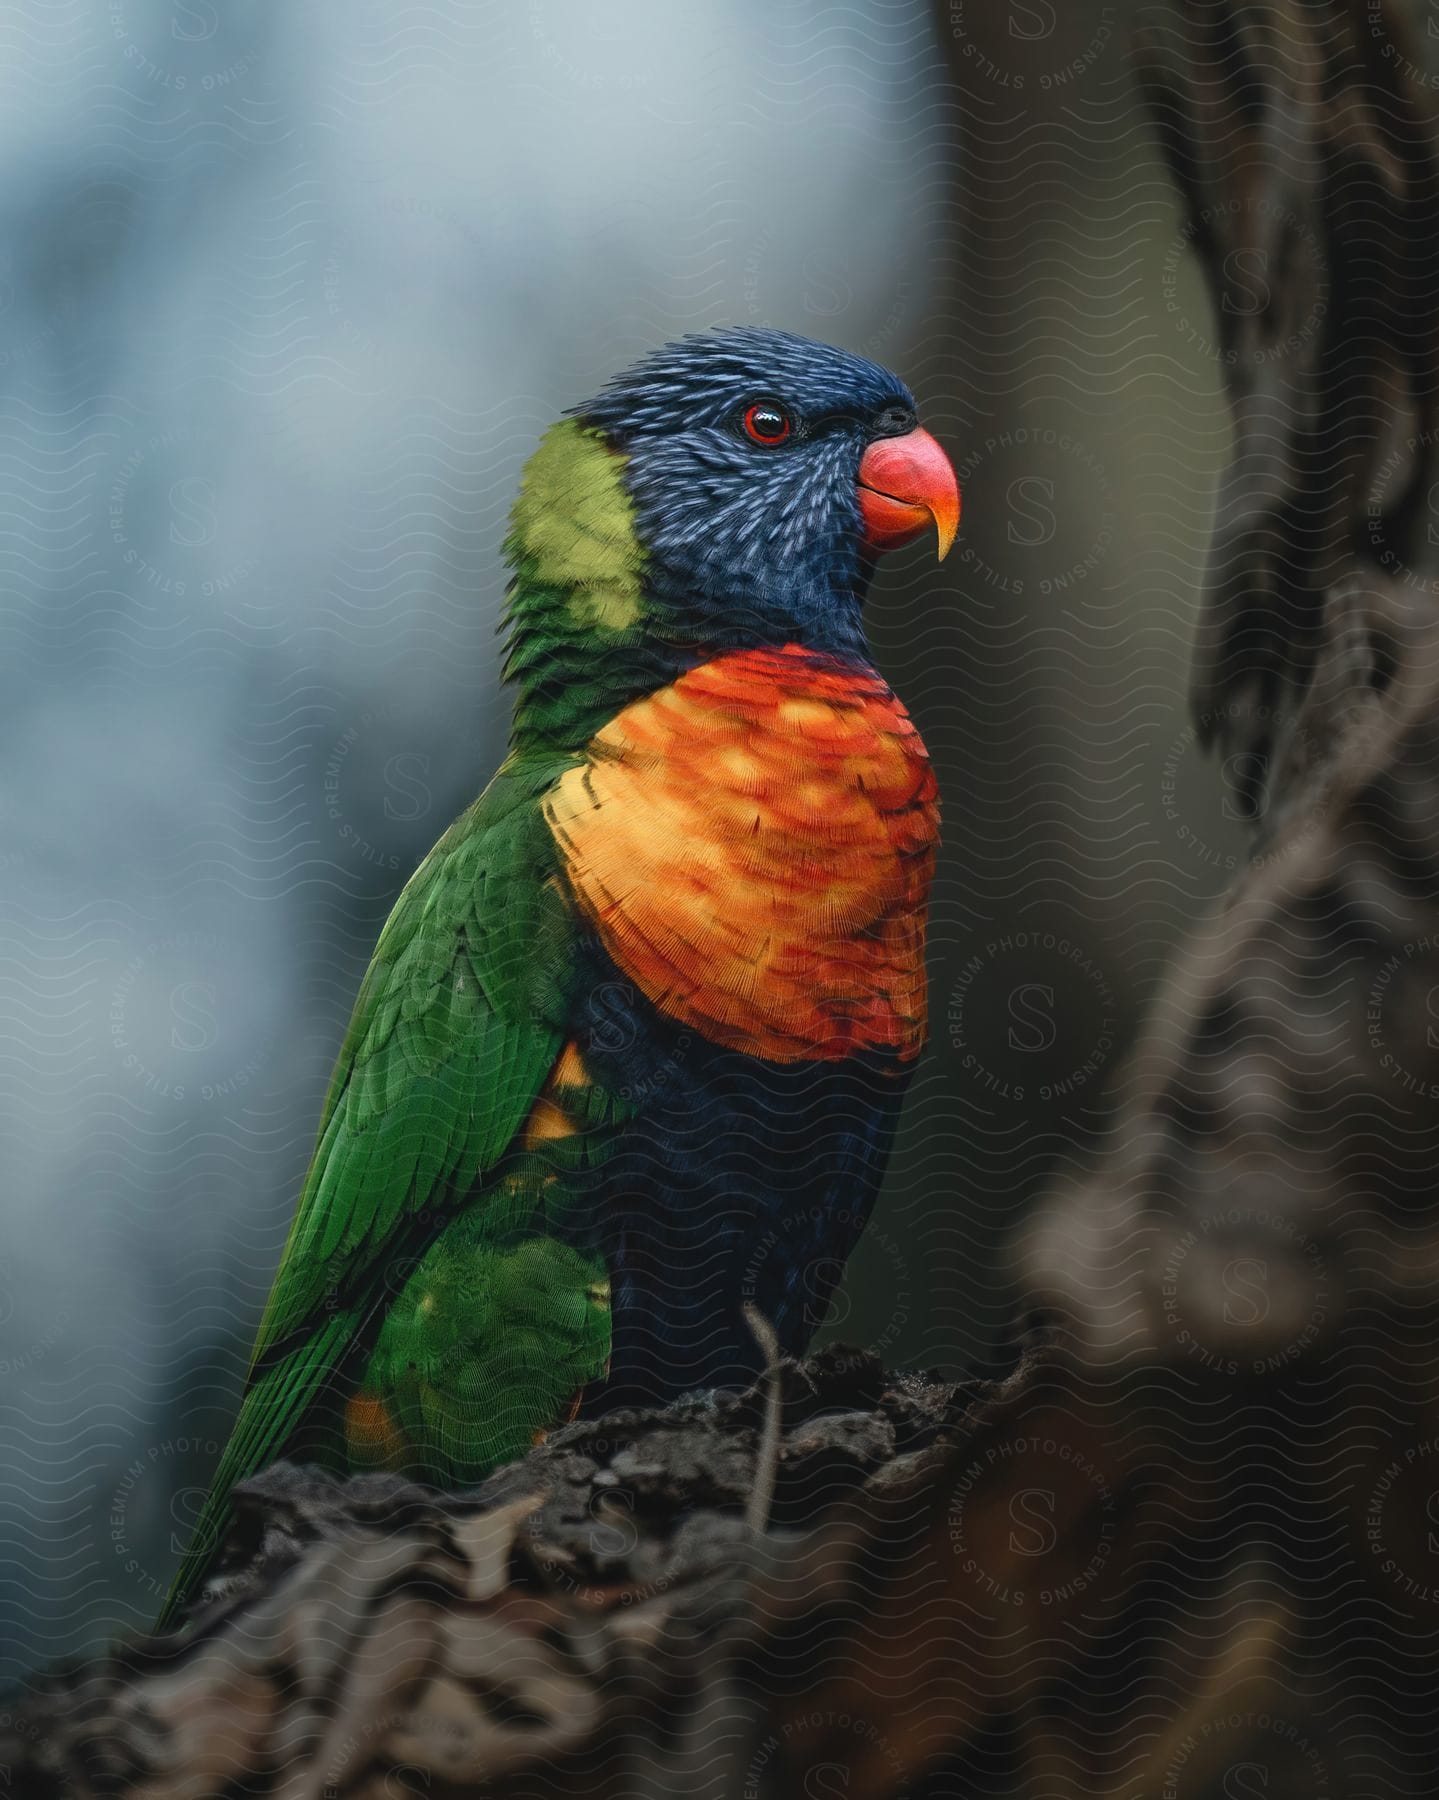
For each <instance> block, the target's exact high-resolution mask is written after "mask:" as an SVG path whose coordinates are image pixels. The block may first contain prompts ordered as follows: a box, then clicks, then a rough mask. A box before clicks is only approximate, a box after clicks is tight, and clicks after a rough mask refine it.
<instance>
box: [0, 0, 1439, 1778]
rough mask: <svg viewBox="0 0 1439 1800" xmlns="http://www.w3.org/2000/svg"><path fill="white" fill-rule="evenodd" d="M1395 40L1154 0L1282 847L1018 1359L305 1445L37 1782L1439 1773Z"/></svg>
mask: <svg viewBox="0 0 1439 1800" xmlns="http://www.w3.org/2000/svg"><path fill="white" fill-rule="evenodd" d="M1402 16H1403V15H1402V14H1401V12H1400V11H1399V9H1397V8H1394V7H1391V6H1390V5H1388V4H1387V3H1382V0H1347V3H1345V4H1340V3H1339V0H1313V3H1311V4H1301V3H1300V0H1287V3H1281V0H1276V3H1274V4H1244V5H1241V4H1238V3H1237V0H1236V3H1234V4H1230V3H1229V0H1194V3H1192V4H1188V5H1186V6H1185V7H1183V8H1178V7H1169V6H1162V7H1146V8H1145V9H1143V21H1144V22H1143V26H1142V29H1141V32H1140V35H1139V39H1138V60H1137V67H1138V72H1139V76H1140V80H1141V82H1142V84H1143V88H1144V91H1145V95H1146V98H1147V100H1148V103H1149V105H1150V107H1151V110H1152V112H1153V115H1154V117H1155V120H1156V122H1157V126H1158V130H1159V134H1160V140H1161V144H1162V147H1163V149H1164V152H1165V154H1166V155H1167V157H1168V159H1169V162H1170V164H1171V166H1172V168H1173V171H1174V173H1175V175H1176V178H1177V179H1178V181H1179V184H1180V187H1181V189H1182V192H1183V195H1184V198H1185V202H1186V205H1187V207H1188V209H1189V213H1190V220H1191V231H1192V236H1193V242H1194V246H1195V249H1196V252H1197V253H1198V254H1199V256H1200V257H1201V258H1202V259H1203V261H1204V266H1205V268H1206V270H1207V272H1208V276H1209V280H1210V285H1211V290H1212V293H1213V296H1214V299H1215V307H1216V318H1217V319H1218V320H1219V322H1220V326H1221V328H1222V330H1223V331H1224V332H1225V333H1226V363H1225V368H1226V379H1227V381H1228V384H1229V391H1230V396H1231V399H1232V402H1233V408H1234V422H1235V449H1234V460H1233V465H1232V468H1231V469H1230V471H1229V475H1228V477H1227V480H1226V483H1225V486H1224V490H1223V492H1222V495H1221V504H1220V516H1219V521H1218V527H1217V533H1216V541H1215V549H1214V556H1213V561H1212V566H1211V571H1210V576H1209V581H1208V593H1207V600H1206V613H1205V620H1204V625H1203V629H1202V633H1201V642H1200V645H1199V654H1198V658H1197V664H1196V678H1195V706H1196V713H1197V719H1198V724H1199V727H1200V729H1201V731H1202V732H1203V733H1204V734H1205V735H1206V736H1207V737H1209V738H1211V739H1214V740H1216V741H1217V742H1219V743H1220V744H1222V745H1223V746H1224V747H1225V748H1226V749H1228V750H1229V751H1230V753H1231V755H1230V762H1229V764H1228V773H1229V775H1230V776H1231V778H1232V779H1233V780H1234V782H1235V784H1236V786H1237V788H1238V790H1239V791H1240V793H1241V794H1242V795H1243V797H1244V798H1245V800H1246V802H1247V804H1248V805H1249V807H1250V808H1251V810H1252V811H1253V812H1254V813H1255V815H1256V819H1257V832H1258V836H1257V850H1256V858H1255V861H1254V863H1253V865H1252V866H1251V867H1250V868H1249V869H1248V870H1247V871H1246V872H1245V873H1244V874H1243V875H1242V876H1241V878H1240V879H1239V881H1238V882H1237V883H1236V886H1235V889H1234V891H1233V894H1232V895H1231V897H1230V900H1229V902H1228V904H1227V905H1226V907H1225V908H1224V909H1223V911H1222V912H1221V913H1220V914H1219V915H1218V916H1217V917H1216V918H1215V919H1214V920H1213V921H1212V922H1211V923H1210V924H1209V925H1207V926H1206V927H1205V928H1204V929H1202V930H1201V931H1200V932H1198V933H1196V934H1195V937H1194V938H1193V940H1192V942H1191V943H1190V944H1189V945H1188V946H1187V947H1186V948H1185V950H1184V952H1183V954H1182V955H1181V957H1180V958H1179V960H1178V963H1177V966H1176V968H1175V971H1174V974H1173V977H1172V980H1171V981H1170V983H1169V986H1168V988H1167V991H1166V992H1165V994H1164V995H1163V997H1162V999H1161V1001H1160V1004H1159V1006H1158V1007H1157V1009H1156V1012H1155V1015H1154V1018H1153V1021H1152V1024H1151V1026H1150V1029H1149V1031H1148V1033H1147V1035H1146V1038H1145V1041H1144V1042H1143V1043H1142V1044H1141V1046H1140V1047H1139V1049H1138V1051H1137V1053H1136V1054H1135V1056H1134V1058H1133V1060H1132V1062H1131V1065H1130V1068H1129V1071H1128V1078H1127V1079H1128V1087H1127V1100H1126V1109H1125V1112H1124V1114H1123V1117H1122V1119H1121V1122H1120V1125H1119V1128H1118V1130H1117V1132H1116V1134H1115V1136H1114V1139H1113V1141H1112V1143H1111V1144H1110V1145H1109V1147H1108V1149H1107V1151H1106V1154H1105V1156H1104V1158H1103V1159H1102V1161H1101V1162H1100V1163H1099V1165H1098V1166H1097V1167H1096V1169H1095V1170H1094V1172H1093V1173H1092V1174H1091V1175H1090V1176H1089V1177H1087V1178H1086V1179H1084V1180H1083V1181H1081V1182H1079V1183H1077V1184H1075V1185H1072V1186H1069V1187H1067V1188H1065V1189H1064V1190H1063V1191H1062V1192H1056V1193H1055V1194H1054V1195H1053V1196H1052V1197H1051V1200H1050V1202H1049V1203H1048V1205H1046V1206H1045V1207H1044V1208H1043V1209H1042V1210H1041V1213H1040V1215H1039V1217H1038V1218H1037V1220H1036V1221H1035V1223H1034V1225H1033V1227H1032V1228H1031V1229H1030V1230H1028V1231H1027V1232H1026V1234H1025V1236H1024V1239H1023V1241H1022V1242H1021V1244H1020V1246H1019V1256H1018V1267H1019V1270H1020V1286H1021V1290H1022V1293H1023V1296H1024V1299H1025V1303H1026V1307H1027V1313H1028V1319H1029V1336H1028V1340H1027V1348H1026V1350H1025V1353H1024V1359H1023V1361H1022V1362H1021V1363H1020V1364H1019V1366H1018V1368H1017V1369H1016V1371H1015V1372H1014V1373H1013V1374H1012V1375H1011V1376H1009V1378H1008V1379H1007V1380H1005V1381H1004V1382H1003V1383H1001V1384H999V1385H996V1386H987V1385H982V1384H973V1385H969V1386H956V1385H953V1384H950V1383H946V1382H942V1381H938V1380H932V1379H920V1378H916V1377H901V1376H896V1375H893V1374H890V1373H888V1372H886V1371H885V1370H884V1369H882V1368H881V1367H880V1365H879V1363H878V1362H877V1361H876V1360H875V1359H874V1358H873V1357H870V1356H868V1355H866V1354H864V1353H859V1352H845V1351H842V1350H837V1349H835V1350H830V1351H827V1352H825V1353H823V1354H821V1355H819V1356H816V1357H813V1358H811V1359H810V1360H808V1361H807V1362H806V1363H804V1364H803V1365H800V1366H786V1368H785V1369H784V1371H783V1378H782V1379H783V1409H782V1422H781V1429H780V1432H779V1434H778V1436H777V1437H775V1436H770V1437H769V1438H768V1439H767V1438H766V1433H765V1429H764V1420H765V1403H766V1393H765V1390H764V1389H763V1388H762V1389H761V1390H758V1391H756V1392H755V1393H754V1394H751V1395H748V1396H743V1397H727V1398H722V1399H720V1400H718V1401H716V1402H713V1403H710V1404H702V1403H698V1402H697V1403H695V1404H693V1405H690V1406H686V1407H681V1408H677V1409H673V1410H671V1411H669V1412H666V1413H661V1414H616V1415H613V1416H611V1417H609V1418H607V1419H604V1420H600V1421H597V1422H595V1423H592V1424H584V1425H578V1426H574V1427H570V1428H567V1429H566V1430H564V1431H562V1432H559V1433H557V1434H555V1436H554V1438H553V1440H552V1441H551V1442H550V1443H549V1444H548V1445H547V1446H545V1447H544V1448H543V1449H540V1450H538V1451H536V1452H535V1453H533V1454H532V1455H531V1456H530V1457H528V1458H527V1459H526V1460H525V1462H523V1463H522V1464H520V1465H518V1466H517V1467H515V1468H513V1469H510V1470H507V1471H505V1472H503V1473H502V1474H501V1475H499V1476H497V1477H496V1478H495V1479H494V1480H492V1481H491V1482H490V1483H489V1484H488V1485H487V1486H486V1487H485V1488H484V1489H483V1490H481V1491H480V1492H479V1493H478V1494H476V1495H474V1496H471V1497H468V1498H461V1499H454V1498H452V1499H449V1500H441V1499H440V1498H438V1497H437V1496H434V1495H432V1494H428V1493H426V1492H423V1491H421V1490H418V1489H415V1488H413V1487H410V1486H407V1485H406V1484H404V1483H401V1482H398V1481H393V1480H389V1479H385V1478H380V1477H368V1478H363V1479H357V1480H354V1481H351V1482H349V1483H346V1484H337V1483H335V1482H333V1481H331V1480H328V1479H325V1478H321V1477H317V1476H313V1475H310V1474H307V1473H305V1472H303V1471H297V1470H293V1469H288V1468H284V1467H281V1468H277V1469H275V1470H272V1471H271V1472H269V1473H268V1474H267V1475H266V1476H264V1477H262V1478H261V1479H259V1480H257V1481H255V1482H253V1483H251V1484H249V1485H248V1487H247V1489H246V1490H245V1496H244V1499H245V1503H244V1506H243V1509H242V1512H241V1515H240V1517H239V1519H238V1521H237V1523H236V1527H235V1531H234V1534H233V1535H232V1538H231V1540H230V1548H229V1552H228V1554H227V1558H226V1561H225V1563H224V1565H223V1568H222V1570H221V1572H220V1576H221V1578H220V1580H219V1581H218V1582H217V1584H216V1587H215V1589H214V1591H213V1592H212V1595H211V1597H210V1598H209V1599H208V1600H207V1602H206V1604H205V1605H204V1606H203V1607H202V1608H201V1609H200V1612H199V1614H198V1616H197V1619H196V1621H195V1624H194V1626H193V1628H192V1629H191V1631H190V1632H189V1633H187V1634H184V1635H182V1636H181V1637H179V1638H177V1639H173V1640H168V1641H163V1642H152V1643H140V1644H135V1645H132V1646H129V1647H127V1648H125V1649H122V1650H120V1651H118V1652H116V1653H115V1654H114V1655H113V1656H111V1657H110V1658H109V1659H107V1660H105V1661H104V1662H102V1663H99V1664H97V1665H95V1666H91V1667H88V1668H85V1669H82V1670H80V1671H76V1672H69V1673H61V1674H58V1675H56V1676H54V1677H52V1678H50V1679H49V1680H48V1681H46V1682H45V1683H43V1684H41V1685H40V1686H38V1687H37V1688H35V1689H34V1690H32V1691H31V1692H30V1693H29V1694H27V1695H26V1696H24V1697H23V1698H21V1699H19V1700H17V1701H16V1702H14V1703H13V1705H12V1708H11V1711H10V1712H9V1713H8V1714H7V1715H6V1717H5V1720H4V1722H3V1726H0V1764H3V1765H5V1766H6V1767H8V1769H9V1772H10V1779H11V1782H12V1784H13V1787H14V1789H15V1791H16V1792H18V1793H22V1794H26V1795H31V1794H33V1795H51V1794H53V1795H57V1796H58V1795H60V1794H72V1795H80V1796H83V1795H90V1794H102V1793H103V1794H133V1795H137V1796H138V1795H145V1796H153V1797H154V1800H169V1797H171V1796H175V1797H179V1796H182V1795H183V1796H196V1797H198V1796H201V1795H215V1794H222V1793H227V1792H231V1791H235V1792H238V1791H240V1784H242V1783H243V1791H244V1792H245V1793H261V1794H283V1795H285V1796H295V1797H298V1796H309V1795H314V1796H321V1795H337V1796H351V1795H357V1796H358V1795H363V1796H373V1797H375V1800H378V1797H379V1796H381V1795H397V1794H402V1793H425V1794H434V1795H441V1796H443V1795H449V1794H456V1795H457V1794H460V1793H470V1792H474V1791H477V1789H478V1788H481V1787H482V1788H483V1791H484V1792H487V1793H488V1792H493V1793H500V1794H508V1793H513V1794H528V1795H540V1794H549V1793H553V1794H573V1793H585V1794H594V1795H606V1794H614V1795H621V1794H623V1795H627V1796H649V1795H654V1796H660V1795H672V1794H675V1793H677V1792H682V1793H688V1794H692V1795H695V1796H709V1795H713V1796H716V1797H718V1796H729V1795H734V1796H740V1795H744V1796H750V1795H758V1796H769V1795H774V1796H780V1795H785V1796H789V1795H793V1794H795V1793H807V1794H820V1793H826V1792H834V1793H840V1792H844V1793H847V1794H848V1795H849V1796H850V1797H851V1800H864V1797H867V1796H876V1797H877V1796H885V1795H897V1794H901V1793H907V1794H922V1793H932V1794H936V1795H937V1794H972V1793H979V1792H995V1793H1016V1792H1026V1793H1035V1794H1040V1793H1045V1794H1061V1793H1063V1794H1067V1793H1086V1794H1093V1795H1107V1796H1108V1795H1113V1796H1120V1795H1123V1796H1135V1797H1136V1800H1137V1797H1139V1796H1146V1797H1147V1796H1159V1795H1163V1796H1165V1797H1166V1800H1170V1797H1176V1800H1208V1797H1210V1796H1219V1795H1226V1796H1233V1795H1236V1794H1246V1793H1253V1794H1259V1793H1263V1794H1264V1795H1266V1797H1267V1800H1281V1797H1284V1796H1289V1795H1293V1796H1296V1797H1297V1796H1306V1797H1308V1800H1314V1797H1315V1796H1329V1795H1333V1796H1336V1797H1337V1796H1340V1795H1346V1794H1352V1795H1361V1794H1363V1795H1371V1794H1372V1795H1389V1794H1409V1793H1413V1794H1420V1793H1427V1792H1430V1791H1432V1780H1433V1776H1432V1772H1433V1769H1434V1767H1435V1766H1436V1764H1439V1724H1436V1715H1435V1711H1434V1707H1433V1704H1432V1690H1433V1682H1434V1674H1435V1668H1436V1658H1435V1652H1434V1643H1435V1623H1434V1622H1435V1617H1436V1614H1435V1603H1436V1599H1439V1555H1436V1548H1435V1545H1436V1540H1435V1537H1434V1524H1435V1520H1436V1519H1439V1504H1436V1496H1439V1416H1436V1415H1439V1405H1437V1404H1436V1402H1439V1395H1436V1383H1439V1360H1436V1358H1435V1355H1434V1344H1435V1332H1436V1325H1439V1316H1436V1313H1439V1308H1436V1296H1439V1281H1436V1276H1439V1233H1436V1225H1435V1216H1436V1215H1435V1202H1434V1190H1435V1182H1434V1171H1435V1168H1436V1166H1439V1107H1436V1105H1435V1101H1436V1099H1439V605H1436V589H1435V586H1434V582H1433V579H1432V574H1433V569H1432V564H1433V558H1434V556H1435V554H1436V552H1435V549H1434V547H1433V545H1434V542H1435V541H1436V535H1435V533H1434V519H1435V516H1436V515H1435V512H1434V509H1433V505H1432V494H1431V488H1432V485H1433V482H1434V479H1435V465H1434V442H1433V436H1432V432H1431V423H1430V422H1431V413H1432V407H1433V401H1434V381H1433V374H1434V351H1435V326H1434V305H1433V298H1434V295H1435V294H1436V292H1439V281H1436V275H1439V270H1436V268H1435V267H1434V266H1433V265H1434V262H1435V259H1436V257H1439V205H1436V192H1439V189H1436V167H1439V162H1436V141H1439V140H1436V134H1435V129H1434V124H1433V116H1432V105H1431V101H1430V93H1431V89H1430V87H1429V86H1428V84H1427V82H1426V81H1425V80H1424V79H1422V78H1421V74H1420V61H1419V56H1418V54H1417V50H1416V48H1415V47H1414V45H1413V44H1412V43H1411V42H1410V40H1409V39H1408V38H1407V37H1406V35H1405V30H1404V26H1403V24H1402ZM1258 275H1262V277H1263V282H1262V291H1263V293H1264V296H1265V300H1264V304H1263V306H1262V307H1259V308H1255V307H1254V306H1252V305H1251V304H1250V299H1251V297H1252V294H1253V292H1254V291H1255V290H1254V287H1253V283H1254V281H1255V279H1256V276H1258ZM1226 302H1228V304H1226ZM771 1463H773V1466H774V1473H775V1478H776V1481H775V1491H774V1498H773V1504H772V1506H771V1507H770V1508H769V1509H768V1516H767V1518H766V1519H765V1520H764V1521H762V1522H747V1520H746V1511H747V1509H750V1508H751V1501H752V1497H753V1495H754V1493H755V1491H756V1489H757V1488H758V1489H761V1490H762V1489H763V1487H764V1484H765V1469H766V1467H767V1466H768V1465H769V1464H771ZM761 1523H762V1527H763V1528H759V1525H760V1524H761Z"/></svg>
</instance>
